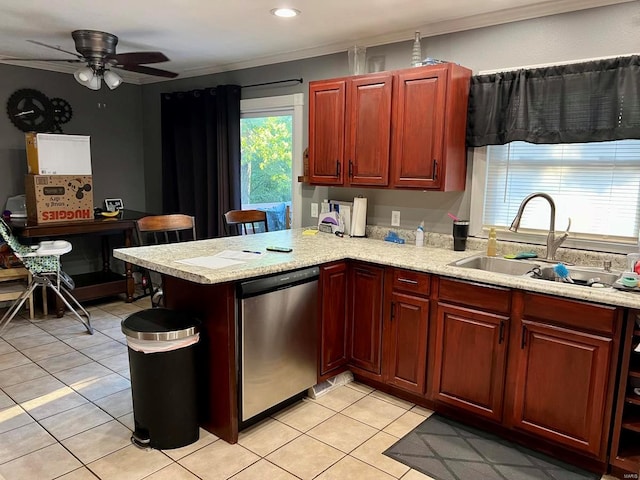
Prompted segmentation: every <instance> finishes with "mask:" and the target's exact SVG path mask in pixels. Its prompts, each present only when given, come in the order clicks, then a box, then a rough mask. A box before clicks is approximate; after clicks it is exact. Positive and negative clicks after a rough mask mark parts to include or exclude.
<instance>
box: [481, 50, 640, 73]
mask: <svg viewBox="0 0 640 480" xmlns="http://www.w3.org/2000/svg"><path fill="white" fill-rule="evenodd" d="M633 55H638V54H637V53H622V54H620V55H608V56H606V57H593V58H582V59H579V60H566V61H564V62H553V63H540V64H538V65H526V66H520V67H510V68H497V69H495V70H482V71H480V72H478V73H477V74H476V75H493V74H494V73H502V72H513V71H516V70H532V69H534V68H546V67H557V66H562V65H571V64H574V63H585V62H596V61H598V60H610V59H612V58H618V57H631V56H633Z"/></svg>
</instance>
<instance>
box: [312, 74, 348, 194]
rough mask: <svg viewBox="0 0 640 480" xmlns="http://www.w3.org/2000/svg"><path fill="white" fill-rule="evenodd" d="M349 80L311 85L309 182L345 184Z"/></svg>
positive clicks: (313, 83)
mask: <svg viewBox="0 0 640 480" xmlns="http://www.w3.org/2000/svg"><path fill="white" fill-rule="evenodd" d="M345 84H346V82H345V80H330V81H322V82H311V83H310V84H309V177H310V178H309V181H310V182H311V183H318V184H323V185H342V183H343V181H344V168H343V159H344V157H343V155H344V130H345V106H346V95H345Z"/></svg>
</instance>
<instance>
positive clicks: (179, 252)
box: [114, 229, 640, 308]
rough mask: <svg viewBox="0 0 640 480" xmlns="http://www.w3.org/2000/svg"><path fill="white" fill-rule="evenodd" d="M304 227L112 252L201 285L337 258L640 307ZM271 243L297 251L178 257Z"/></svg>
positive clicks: (428, 252) (439, 252)
mask: <svg viewBox="0 0 640 480" xmlns="http://www.w3.org/2000/svg"><path fill="white" fill-rule="evenodd" d="M302 231H303V229H296V230H283V231H278V232H268V233H263V234H258V235H248V236H244V237H225V238H216V239H211V240H198V241H195V242H184V243H175V244H171V245H159V246H145V247H132V248H120V249H116V250H114V256H115V257H116V258H119V259H121V260H124V261H126V262H130V263H132V264H134V265H138V266H140V267H144V268H147V269H149V270H153V271H156V272H160V273H164V274H167V275H171V276H174V277H178V278H182V279H185V280H189V281H192V282H195V283H202V284H215V283H223V282H230V281H238V280H245V279H248V278H252V277H258V276H262V275H267V274H272V273H278V272H283V271H287V270H293V269H297V268H302V267H308V266H314V265H319V264H322V263H327V262H332V261H335V260H342V259H354V260H362V261H365V262H371V263H377V264H380V265H387V266H394V267H402V268H406V269H410V270H416V271H421V272H428V273H434V274H437V275H442V276H446V277H451V278H456V279H462V280H470V281H476V282H481V283H485V284H489V285H499V286H504V287H512V288H518V289H522V290H528V291H532V292H540V293H547V294H552V295H557V296H562V297H568V298H574V299H579V300H586V301H592V302H597V303H604V304H608V305H618V306H623V307H632V308H640V293H633V292H622V291H619V290H615V289H613V288H588V287H583V286H577V285H571V284H566V283H558V282H549V281H544V280H535V279H531V278H527V277H521V276H511V275H504V274H499V273H491V272H485V271H481V270H474V269H470V268H460V267H454V266H449V265H448V264H449V263H451V262H454V261H456V260H460V259H462V258H465V257H469V256H472V255H475V254H482V253H484V252H483V251H478V250H476V251H473V250H467V251H464V252H455V251H453V250H451V249H448V248H441V247H440V248H438V247H433V246H424V247H416V246H415V245H411V244H404V245H399V244H395V243H390V242H384V241H381V240H376V239H371V238H339V237H336V236H334V235H329V234H323V233H318V234H317V235H310V236H306V235H302ZM270 245H274V246H282V247H291V248H292V249H293V251H292V252H291V253H278V252H266V253H264V254H263V255H260V256H257V255H256V259H254V260H250V261H247V262H245V263H242V264H240V265H234V266H231V267H226V268H221V269H209V268H204V267H198V266H191V265H186V264H183V263H179V262H177V260H186V259H191V258H195V257H204V256H212V255H215V254H216V253H219V252H221V251H223V250H236V251H242V250H255V251H262V252H265V248H266V247H267V246H270Z"/></svg>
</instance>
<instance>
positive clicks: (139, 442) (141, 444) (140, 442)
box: [131, 433, 151, 450]
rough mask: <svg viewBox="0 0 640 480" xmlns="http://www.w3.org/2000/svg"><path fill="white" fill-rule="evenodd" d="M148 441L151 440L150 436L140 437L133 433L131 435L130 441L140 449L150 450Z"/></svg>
mask: <svg viewBox="0 0 640 480" xmlns="http://www.w3.org/2000/svg"><path fill="white" fill-rule="evenodd" d="M149 442H151V439H150V438H140V437H137V436H136V434H135V433H134V434H133V435H131V443H133V444H134V445H135V446H136V447H138V448H140V449H142V450H151V447H150V446H149Z"/></svg>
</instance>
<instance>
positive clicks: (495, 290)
mask: <svg viewBox="0 0 640 480" xmlns="http://www.w3.org/2000/svg"><path fill="white" fill-rule="evenodd" d="M438 300H441V301H447V302H451V303H459V304H462V305H467V306H472V307H478V308H480V309H482V310H485V311H493V312H500V313H506V314H509V312H510V311H511V290H509V289H508V288H502V287H492V286H488V285H481V284H478V283H472V282H463V281H460V280H452V279H450V278H441V279H440V288H439V292H438Z"/></svg>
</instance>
